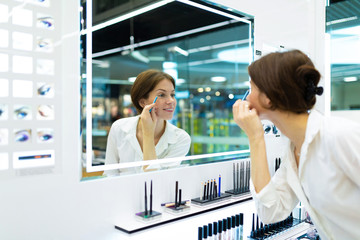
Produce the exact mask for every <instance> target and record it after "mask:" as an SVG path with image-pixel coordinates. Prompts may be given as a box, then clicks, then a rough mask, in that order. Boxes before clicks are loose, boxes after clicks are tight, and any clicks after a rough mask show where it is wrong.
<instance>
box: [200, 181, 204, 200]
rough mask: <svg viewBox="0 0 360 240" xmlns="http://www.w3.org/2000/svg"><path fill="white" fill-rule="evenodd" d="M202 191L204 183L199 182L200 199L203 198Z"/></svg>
mask: <svg viewBox="0 0 360 240" xmlns="http://www.w3.org/2000/svg"><path fill="white" fill-rule="evenodd" d="M203 192H204V183H203V182H201V186H200V200H203Z"/></svg>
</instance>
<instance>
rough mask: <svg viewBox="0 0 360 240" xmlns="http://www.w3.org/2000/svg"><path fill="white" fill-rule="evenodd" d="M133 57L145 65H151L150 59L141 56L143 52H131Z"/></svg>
mask: <svg viewBox="0 0 360 240" xmlns="http://www.w3.org/2000/svg"><path fill="white" fill-rule="evenodd" d="M131 56H132V57H133V58H135V59H137V60H139V61H140V62H144V63H149V62H150V59H149V58H147V57H145V56H144V55H142V54H141V52H139V51H133V52H131Z"/></svg>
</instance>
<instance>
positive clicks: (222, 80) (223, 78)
mask: <svg viewBox="0 0 360 240" xmlns="http://www.w3.org/2000/svg"><path fill="white" fill-rule="evenodd" d="M211 81H213V82H225V81H226V77H222V76H215V77H212V78H211Z"/></svg>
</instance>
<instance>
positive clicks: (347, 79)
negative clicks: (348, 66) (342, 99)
mask: <svg viewBox="0 0 360 240" xmlns="http://www.w3.org/2000/svg"><path fill="white" fill-rule="evenodd" d="M357 80H358V79H357V77H344V82H356V81H357Z"/></svg>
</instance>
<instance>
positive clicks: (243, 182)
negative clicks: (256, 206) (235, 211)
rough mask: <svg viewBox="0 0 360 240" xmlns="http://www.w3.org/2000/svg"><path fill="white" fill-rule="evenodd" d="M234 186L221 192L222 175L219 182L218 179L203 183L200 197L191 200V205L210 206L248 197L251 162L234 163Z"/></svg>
mask: <svg viewBox="0 0 360 240" xmlns="http://www.w3.org/2000/svg"><path fill="white" fill-rule="evenodd" d="M232 173H233V174H232V177H233V178H232V183H233V184H232V185H233V188H232V189H230V190H226V191H225V192H224V193H222V192H221V175H219V180H218V182H217V181H216V179H215V178H214V179H211V180H207V181H205V182H202V183H201V187H200V194H199V195H200V196H199V197H198V198H193V199H191V203H192V204H195V205H200V206H203V205H209V204H212V203H216V202H219V201H226V200H228V199H230V198H231V197H239V198H240V197H243V196H245V197H246V196H248V195H249V193H250V191H249V180H250V161H241V162H237V163H233V172H232Z"/></svg>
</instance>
